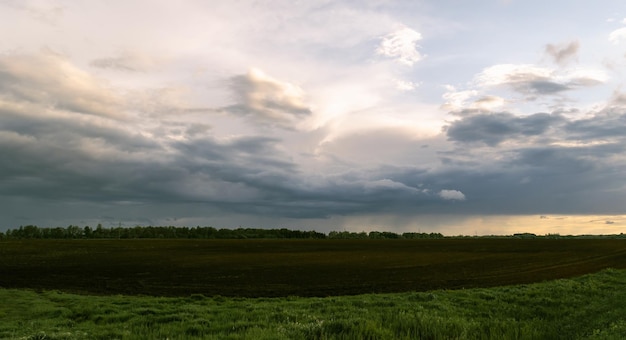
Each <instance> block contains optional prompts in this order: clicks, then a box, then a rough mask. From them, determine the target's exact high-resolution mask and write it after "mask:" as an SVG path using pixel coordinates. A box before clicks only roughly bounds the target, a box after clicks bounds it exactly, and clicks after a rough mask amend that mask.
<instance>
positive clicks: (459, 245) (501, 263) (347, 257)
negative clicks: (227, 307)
mask: <svg viewBox="0 0 626 340" xmlns="http://www.w3.org/2000/svg"><path fill="white" fill-rule="evenodd" d="M609 267H612V268H626V240H620V239H488V238H484V239H483V238H470V239H435V240H11V241H2V242H0V287H5V288H34V289H57V290H62V291H69V292H79V293H89V294H138V295H163V296H178V295H190V294H204V295H208V296H213V295H222V296H243V297H261V296H265V297H270V296H290V295H294V296H329V295H351V294H360V293H381V292H401V291H424V290H431V289H458V288H470V287H490V286H499V285H508V284H519V283H531V282H539V281H544V280H552V279H556V278H565V277H572V276H578V275H582V274H586V273H591V272H596V271H599V270H601V269H604V268H609Z"/></svg>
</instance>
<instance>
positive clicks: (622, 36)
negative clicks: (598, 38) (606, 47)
mask: <svg viewBox="0 0 626 340" xmlns="http://www.w3.org/2000/svg"><path fill="white" fill-rule="evenodd" d="M622 40H626V27H622V28H620V29H616V30H615V31H613V32H611V34H609V41H610V42H612V43H613V44H615V45H617V44H619V43H620V42H621V41H622Z"/></svg>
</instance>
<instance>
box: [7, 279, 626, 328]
mask: <svg viewBox="0 0 626 340" xmlns="http://www.w3.org/2000/svg"><path fill="white" fill-rule="evenodd" d="M624 287H626V270H613V269H609V270H604V271H602V272H599V273H596V274H591V275H586V276H583V277H579V278H574V279H564V280H556V281H549V282H544V283H538V284H530V285H517V286H504V287H497V288H488V289H467V290H450V291H431V292H424V293H416V292H414V293H399V294H371V295H356V296H340V297H326V298H298V297H289V298H257V299H252V298H224V297H220V296H216V297H205V296H202V295H192V296H189V297H185V298H162V297H137V296H121V295H116V296H83V295H73V294H66V293H60V292H57V291H30V290H16V289H0V339H626V290H625V289H624Z"/></svg>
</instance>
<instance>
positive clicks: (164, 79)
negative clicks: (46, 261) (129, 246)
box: [0, 0, 626, 235]
mask: <svg viewBox="0 0 626 340" xmlns="http://www.w3.org/2000/svg"><path fill="white" fill-rule="evenodd" d="M0 22H1V23H2V24H1V27H2V30H0V155H1V156H2V159H1V161H0V230H6V229H7V228H15V227H18V226H20V225H27V224H36V225H39V226H67V225H69V224H78V225H81V226H83V225H91V226H94V225H96V224H97V223H102V224H103V225H104V226H111V225H115V226H117V225H120V224H121V225H126V226H132V225H186V226H196V225H201V226H209V225H210V226H214V227H228V228H232V227H238V226H244V227H287V228H294V229H295V228H301V229H315V230H318V231H329V230H352V231H361V230H365V231H369V230H390V231H395V232H404V231H422V232H442V233H444V234H448V235H456V234H470V235H473V234H510V233H514V232H536V233H540V234H544V233H561V234H584V233H620V232H623V231H624V230H626V228H625V225H626V84H625V82H624V80H625V79H626V3H624V1H623V0H602V1H587V0H585V1H583V0H563V1H556V0H555V1H534V0H530V1H519V0H509V1H505V0H484V1H471V2H470V1H462V0H456V1H453V0H441V1H387V0H368V1H352V0H349V1H326V0H319V1H287V0H285V1H283V0H268V1H252V0H250V1H237V0H225V1H220V0H215V1H195V0H189V1H155V0H150V1H148V0H146V1H143V0H137V1H135V0H133V1H95V0H94V1H63V0H49V1H47V0H0Z"/></svg>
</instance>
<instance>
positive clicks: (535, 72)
mask: <svg viewBox="0 0 626 340" xmlns="http://www.w3.org/2000/svg"><path fill="white" fill-rule="evenodd" d="M553 74H554V71H553V70H551V69H549V68H545V67H539V66H535V65H532V64H499V65H494V66H491V67H488V68H486V69H484V70H483V71H482V72H481V73H480V74H478V76H476V82H477V83H478V85H479V86H498V85H505V84H514V83H523V82H527V81H530V80H534V79H549V78H551V77H552V75H553Z"/></svg>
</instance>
